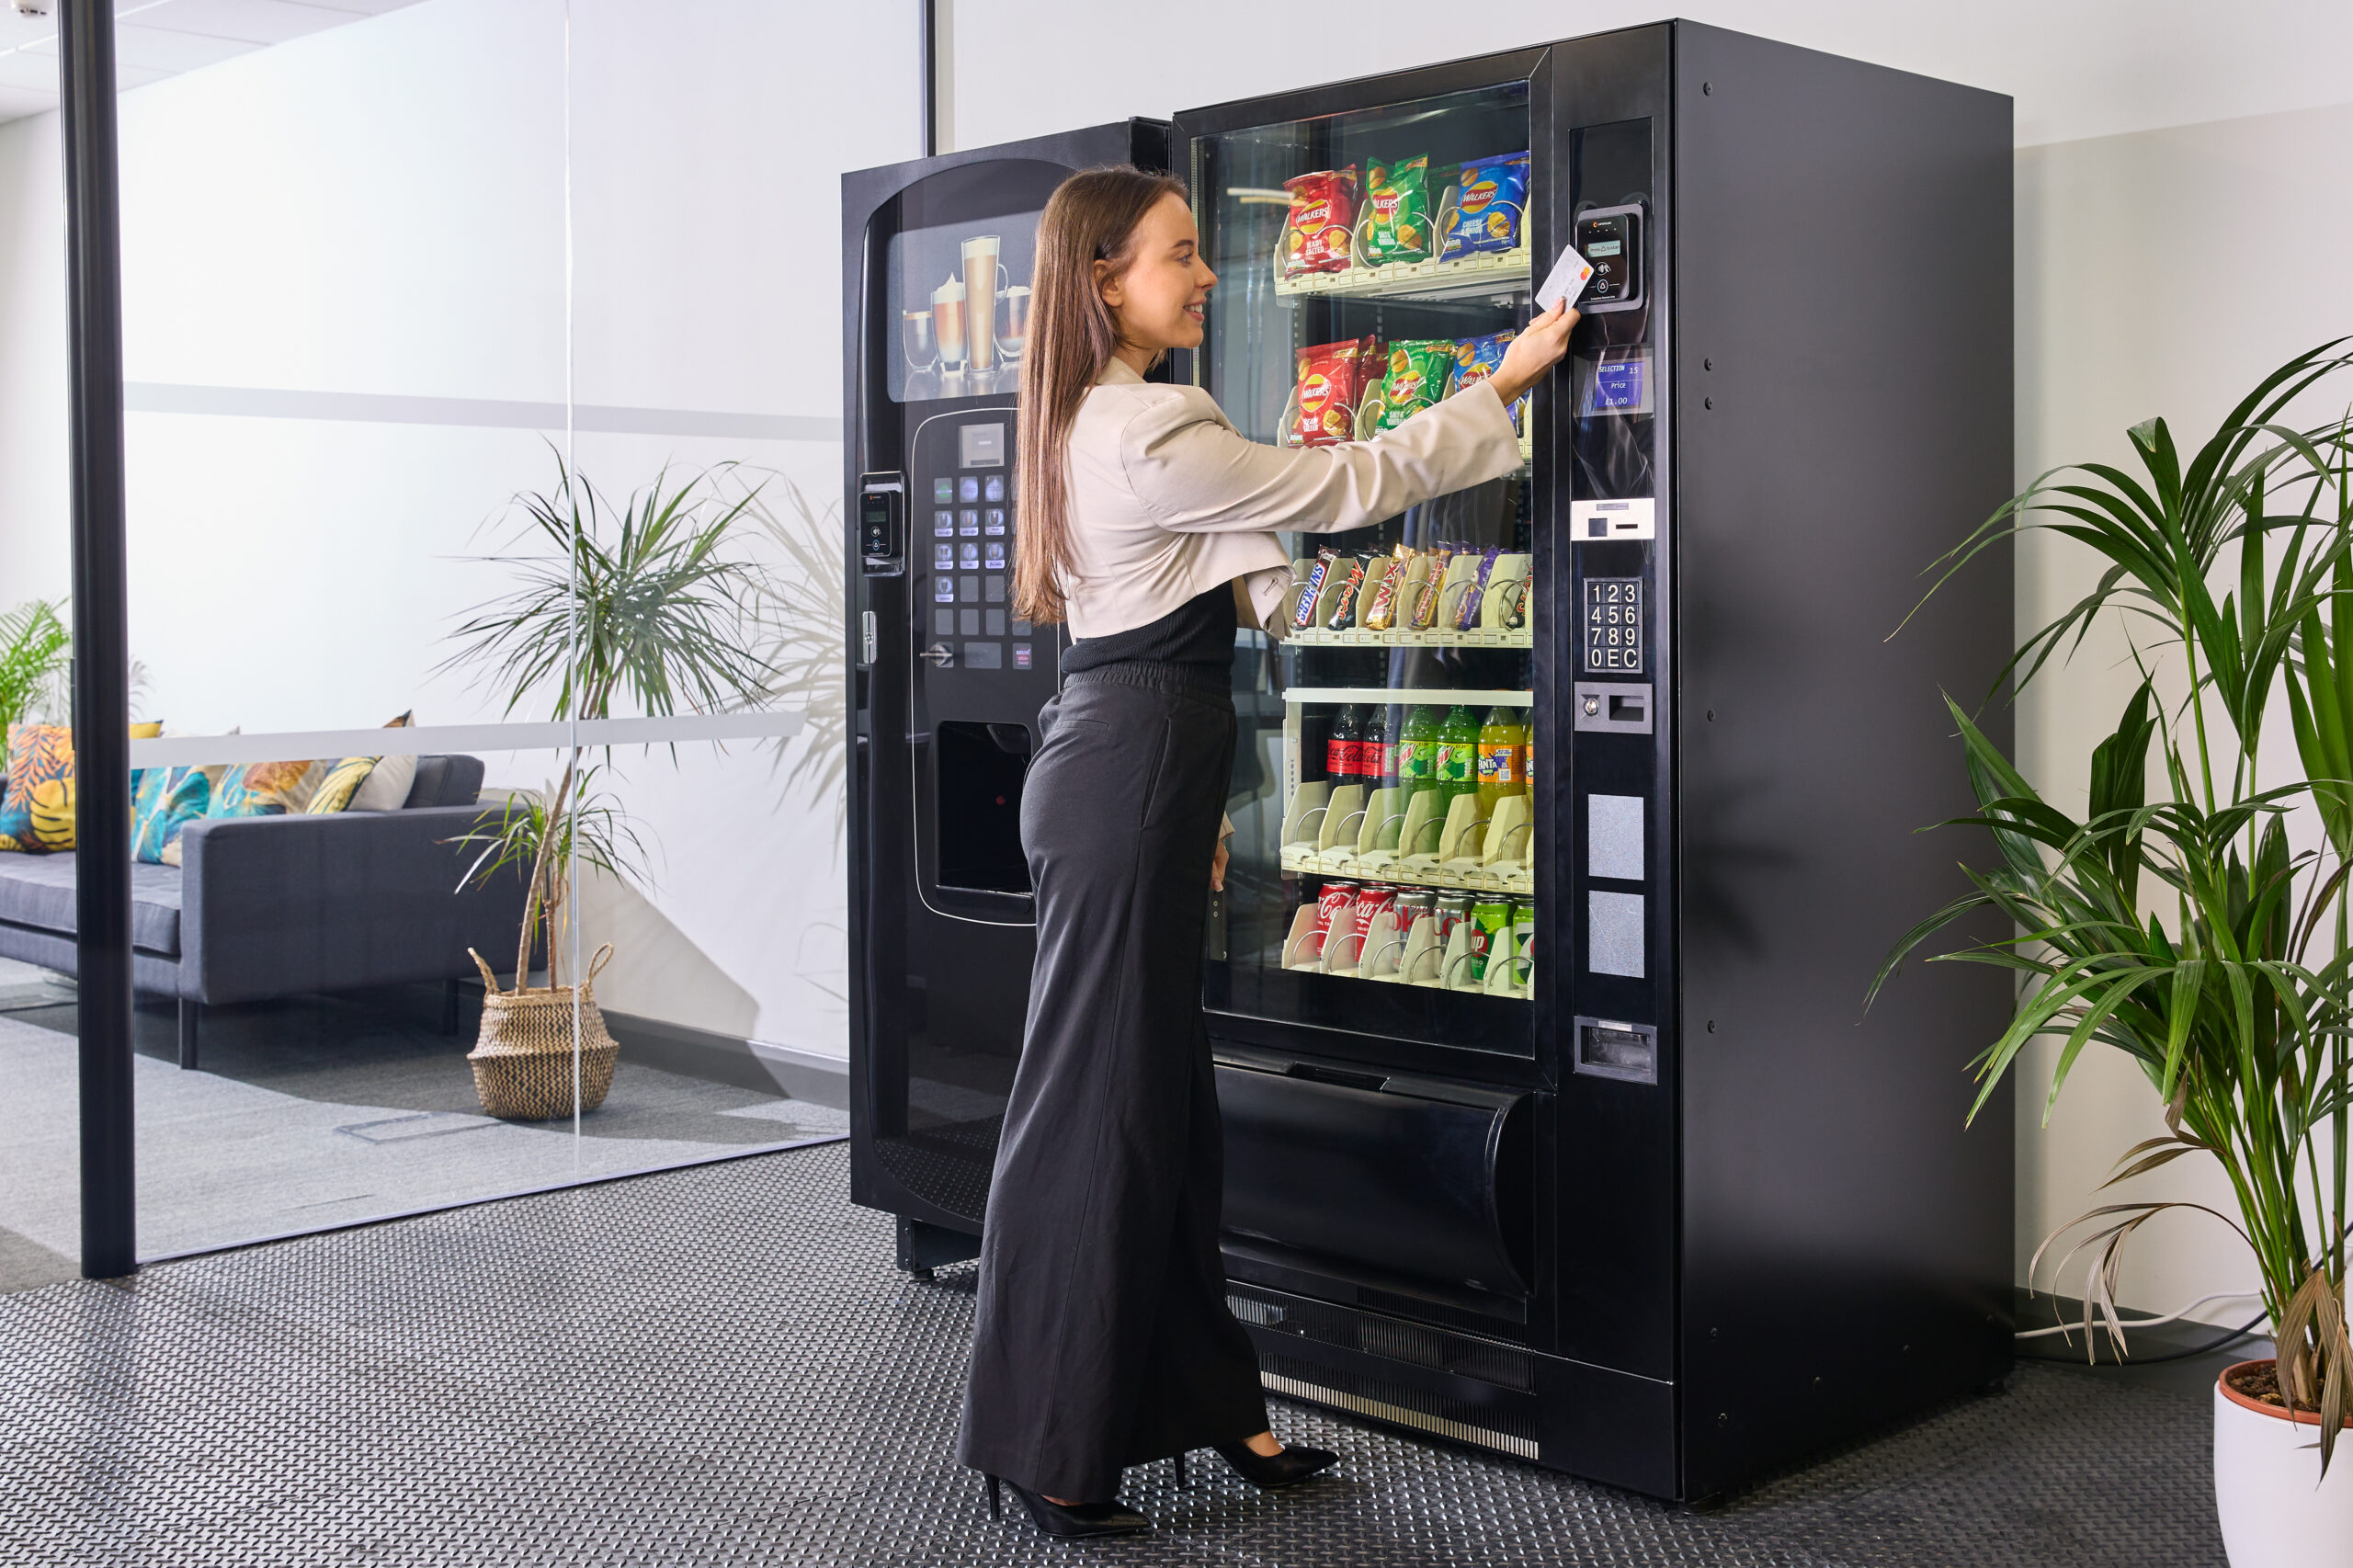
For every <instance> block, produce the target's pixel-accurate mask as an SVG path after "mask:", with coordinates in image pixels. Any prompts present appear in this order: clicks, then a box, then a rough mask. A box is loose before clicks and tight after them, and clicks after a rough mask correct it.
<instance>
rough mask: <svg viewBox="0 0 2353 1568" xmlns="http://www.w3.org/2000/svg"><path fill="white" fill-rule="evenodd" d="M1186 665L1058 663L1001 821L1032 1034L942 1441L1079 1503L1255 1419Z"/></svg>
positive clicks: (977, 1462) (1208, 795)
mask: <svg viewBox="0 0 2353 1568" xmlns="http://www.w3.org/2000/svg"><path fill="white" fill-rule="evenodd" d="M1218 674H1219V678H1217V679H1216V680H1214V681H1211V680H1207V679H1205V678H1204V677H1203V676H1202V675H1201V674H1200V673H1199V672H1197V671H1195V670H1192V669H1190V668H1188V667H1187V666H1183V665H1156V664H1145V663H1131V664H1121V665H1108V666H1106V667H1105V668H1103V669H1099V670H1088V671H1083V672H1080V673H1077V674H1074V675H1073V676H1070V677H1069V679H1068V680H1067V682H1066V683H1065V685H1064V689H1063V695H1062V696H1061V697H1059V698H1057V699H1055V700H1054V701H1053V702H1051V703H1049V704H1048V705H1047V707H1046V710H1045V711H1044V712H1043V713H1042V714H1040V728H1041V729H1043V730H1044V732H1045V744H1044V745H1043V746H1042V747H1041V748H1040V751H1039V753H1038V756H1037V758H1036V760H1035V761H1034V762H1032V763H1031V765H1030V767H1029V778H1028V780H1027V782H1026V783H1025V784H1024V785H1023V788H1022V800H1021V842H1022V846H1023V848H1024V850H1025V851H1026V852H1027V854H1028V856H1029V874H1030V878H1031V880H1032V881H1033V882H1034V883H1035V885H1036V889H1037V897H1038V958H1037V965H1036V968H1035V970H1034V971H1033V973H1032V976H1031V981H1030V993H1029V1026H1028V1032H1027V1034H1026V1036H1025V1038H1024V1040H1023V1044H1022V1049H1021V1064H1020V1066H1019V1068H1018V1069H1017V1071H1016V1072H1015V1074H1014V1079H1013V1095H1012V1098H1011V1101H1010V1103H1009V1104H1008V1105H1007V1106H1006V1116H1005V1136H1004V1140H1003V1142H1001V1143H1000V1144H999V1145H998V1147H997V1155H996V1172H995V1177H994V1178H993V1180H992V1183H991V1185H990V1187H989V1202H988V1214H987V1219H986V1221H985V1226H984V1229H983V1235H982V1241H981V1277H980V1290H979V1301H978V1303H977V1308H976V1311H975V1313H974V1317H973V1324H972V1371H971V1374H970V1379H969V1381H968V1382H967V1384H966V1388H965V1393H964V1426H963V1436H962V1439H961V1444H960V1452H961V1458H962V1460H963V1461H964V1463H966V1464H968V1465H971V1466H972V1467H973V1468H975V1469H978V1470H982V1471H987V1472H988V1473H989V1474H992V1475H997V1476H1002V1477H1004V1478H1005V1479H1006V1480H1008V1481H1013V1482H1017V1483H1019V1484H1021V1485H1023V1486H1026V1487H1028V1488H1029V1490H1031V1491H1032V1492H1038V1493H1041V1494H1045V1495H1048V1496H1051V1497H1064V1498H1072V1499H1075V1500H1077V1501H1081V1502H1099V1501H1105V1500H1108V1499H1109V1498H1110V1497H1112V1496H1113V1495H1115V1494H1116V1493H1117V1492H1118V1489H1119V1483H1120V1471H1121V1470H1122V1469H1123V1468H1124V1467H1126V1466H1129V1465H1134V1464H1142V1463H1144V1462H1146V1461H1147V1460H1156V1459H1165V1458H1166V1457H1167V1456H1168V1455H1170V1454H1175V1453H1182V1452H1185V1451H1188V1450H1189V1449H1198V1448H1206V1447H1208V1446H1209V1445H1211V1444H1212V1443H1220V1442H1236V1441H1239V1440H1241V1439H1242V1438H1244V1437H1249V1436H1251V1435H1252V1434H1254V1433H1257V1432H1263V1431H1265V1430H1266V1429H1267V1404H1266V1398H1265V1396H1264V1394H1263V1393H1262V1392H1260V1390H1259V1384H1258V1361H1257V1356H1256V1352H1255V1351H1254V1350H1253V1349H1252V1347H1251V1344H1250V1338H1249V1335H1247V1334H1246V1333H1245V1331H1244V1329H1243V1327H1242V1325H1241V1324H1238V1323H1236V1322H1235V1321H1234V1319H1233V1313H1232V1312H1229V1311H1228V1310H1227V1308H1226V1304H1225V1273H1224V1267H1223V1265H1222V1261H1221V1259H1220V1257H1219V1255H1218V1244H1217V1230H1218V1210H1219V1208H1220V1206H1221V1203H1222V1198H1223V1185H1224V1176H1223V1158H1224V1148H1223V1142H1222V1131H1221V1130H1220V1127H1219V1124H1218V1111H1217V1082H1216V1078H1215V1077H1214V1075H1213V1073H1212V1070H1211V1064H1210V1046H1209V1034H1208V1031H1207V1029H1206V1028H1204V1027H1203V1023H1202V1018H1201V943H1202V935H1203V933H1202V924H1203V921H1204V919H1205V917H1206V913H1207V907H1208V902H1209V900H1208V891H1209V874H1210V862H1211V858H1212V856H1213V855H1214V854H1215V852H1216V848H1217V837H1218V825H1219V819H1220V818H1221V817H1222V815H1223V802H1224V800H1225V795H1226V791H1227V790H1228V788H1229V781H1230V780H1231V778H1233V744H1234V724H1233V698H1232V695H1231V692H1230V689H1229V688H1227V687H1226V686H1225V683H1224V679H1223V672H1219V673H1218Z"/></svg>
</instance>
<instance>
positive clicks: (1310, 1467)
mask: <svg viewBox="0 0 2353 1568" xmlns="http://www.w3.org/2000/svg"><path fill="white" fill-rule="evenodd" d="M1217 1451H1218V1453H1219V1454H1220V1455H1221V1456H1222V1458H1223V1459H1224V1460H1225V1462H1226V1463H1228V1464H1230V1465H1232V1466H1233V1473H1234V1474H1236V1475H1238V1476H1240V1477H1241V1478H1242V1479H1243V1480H1245V1481H1246V1482H1248V1483H1251V1484H1252V1485H1253V1486H1263V1487H1265V1488H1266V1489H1267V1491H1269V1492H1272V1491H1274V1490H1275V1489H1276V1488H1277V1487H1279V1486H1294V1485H1297V1484H1298V1483H1300V1482H1302V1481H1305V1480H1306V1479H1307V1478H1308V1477H1309V1476H1311V1475H1313V1474H1314V1473H1315V1472H1316V1471H1319V1470H1324V1469H1327V1468H1329V1467H1330V1466H1332V1465H1335V1464H1337V1463H1338V1462H1339V1460H1340V1456H1339V1455H1337V1454H1336V1453H1332V1452H1330V1451H1329V1450H1327V1449H1311V1448H1309V1447H1307V1446H1306V1445H1305V1444H1304V1443H1293V1444H1291V1445H1290V1446H1289V1447H1288V1448H1286V1449H1283V1451H1282V1452H1281V1453H1279V1454H1262V1453H1260V1452H1258V1450H1257V1449H1254V1448H1252V1447H1251V1446H1250V1445H1249V1444H1247V1443H1220V1444H1218V1445H1217Z"/></svg>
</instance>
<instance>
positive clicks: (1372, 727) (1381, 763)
mask: <svg viewBox="0 0 2353 1568" xmlns="http://www.w3.org/2000/svg"><path fill="white" fill-rule="evenodd" d="M1357 746H1358V753H1357V755H1358V763H1357V771H1358V772H1359V773H1361V774H1362V775H1364V787H1365V788H1366V789H1367V790H1384V789H1387V788H1389V787H1390V786H1391V785H1393V784H1395V783H1396V782H1397V746H1396V744H1395V743H1394V741H1392V738H1391V736H1390V733H1389V705H1388V704H1387V703H1385V702H1373V703H1368V704H1367V705H1366V707H1365V710H1364V728H1363V730H1362V731H1361V732H1360V733H1359V735H1358V741H1357Z"/></svg>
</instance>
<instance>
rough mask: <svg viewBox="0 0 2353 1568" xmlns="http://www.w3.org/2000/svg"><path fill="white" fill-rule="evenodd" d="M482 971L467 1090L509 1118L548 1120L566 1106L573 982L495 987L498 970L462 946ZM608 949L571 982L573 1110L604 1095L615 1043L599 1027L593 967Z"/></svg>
mask: <svg viewBox="0 0 2353 1568" xmlns="http://www.w3.org/2000/svg"><path fill="white" fill-rule="evenodd" d="M466 951H467V953H468V954H469V955H470V956H471V957H472V959H473V960H474V967H475V968H477V969H479V970H481V971H482V981H483V992H482V1033H481V1035H480V1036H479V1037H478V1038H477V1039H476V1040H475V1041H474V1048H473V1050H472V1051H469V1052H467V1053H466V1060H467V1061H468V1062H472V1063H473V1068H474V1093H475V1094H477V1095H479V1096H481V1097H482V1108H483V1109H484V1110H485V1111H488V1112H489V1113H490V1114H491V1115H493V1116H495V1117H501V1118H504V1119H506V1120H509V1121H548V1120H551V1119H554V1118H556V1117H559V1116H570V1115H571V1114H572V1103H573V1102H572V1087H573V1071H572V1054H573V1052H572V1026H573V1018H574V1006H573V991H574V987H572V986H569V985H543V986H526V985H524V984H522V983H520V981H519V979H518V981H517V984H516V987H515V989H514V990H512V991H501V990H500V989H499V988H498V977H497V976H496V975H494V974H493V973H492V972H491V969H490V965H488V964H486V963H484V962H483V960H482V955H481V954H480V953H477V952H475V951H474V950H473V949H472V948H469V949H466ZM612 956H613V945H612V944H611V943H610V942H607V943H606V944H605V945H604V946H603V947H601V948H598V949H597V956H596V957H595V958H594V959H592V960H589V963H588V978H587V979H585V980H584V981H582V982H581V983H580V985H579V987H578V990H579V993H580V997H579V1006H578V1009H577V1016H578V1017H579V1020H580V1077H579V1084H580V1110H581V1112H582V1114H584V1115H585V1114H586V1113H587V1112H589V1111H592V1110H595V1109H596V1108H597V1107H598V1106H600V1105H603V1104H604V1103H605V1095H606V1093H607V1091H608V1090H610V1089H611V1088H612V1086H613V1063H614V1061H615V1060H616V1059H617V1058H618V1057H619V1056H620V1049H621V1048H620V1046H619V1045H618V1044H616V1043H615V1042H614V1040H613V1037H612V1036H611V1035H609V1034H608V1033H607V1032H606V1031H605V1015H604V1014H602V1013H600V1012H598V1011H597V994H596V983H597V971H600V970H602V969H603V968H604V967H605V965H606V963H607V962H608V961H609V960H611V958H612Z"/></svg>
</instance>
